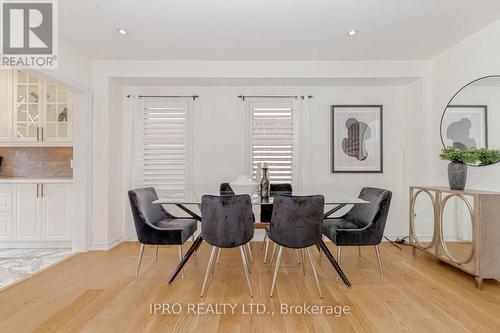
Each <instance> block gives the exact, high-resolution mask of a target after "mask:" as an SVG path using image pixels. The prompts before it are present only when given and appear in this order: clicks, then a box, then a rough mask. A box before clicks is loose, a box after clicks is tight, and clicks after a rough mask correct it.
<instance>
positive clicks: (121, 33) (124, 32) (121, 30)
mask: <svg viewBox="0 0 500 333" xmlns="http://www.w3.org/2000/svg"><path fill="white" fill-rule="evenodd" d="M117 31H118V33H119V34H120V35H126V34H128V31H127V30H125V29H122V28H118V29H117Z"/></svg>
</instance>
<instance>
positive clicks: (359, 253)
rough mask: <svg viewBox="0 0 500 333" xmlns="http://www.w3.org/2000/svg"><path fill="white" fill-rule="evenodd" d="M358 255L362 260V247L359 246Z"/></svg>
mask: <svg viewBox="0 0 500 333" xmlns="http://www.w3.org/2000/svg"><path fill="white" fill-rule="evenodd" d="M358 255H359V257H360V258H361V246H358Z"/></svg>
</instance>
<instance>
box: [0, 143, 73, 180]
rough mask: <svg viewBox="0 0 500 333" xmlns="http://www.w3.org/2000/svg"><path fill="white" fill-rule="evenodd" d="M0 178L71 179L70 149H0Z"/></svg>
mask: <svg viewBox="0 0 500 333" xmlns="http://www.w3.org/2000/svg"><path fill="white" fill-rule="evenodd" d="M0 156H2V157H3V161H2V165H1V166H0V177H33V178H38V177H40V178H45V177H47V178H52V177H61V178H71V177H73V169H72V168H71V160H72V159H73V148H71V147H58V148H48V147H29V148H27V147H9V148H7V147H0Z"/></svg>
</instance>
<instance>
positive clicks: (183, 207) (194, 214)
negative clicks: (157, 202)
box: [175, 204, 201, 221]
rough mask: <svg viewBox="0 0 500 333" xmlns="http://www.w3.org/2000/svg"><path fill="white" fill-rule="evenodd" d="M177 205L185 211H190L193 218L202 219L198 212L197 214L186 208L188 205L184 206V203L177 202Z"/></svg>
mask: <svg viewBox="0 0 500 333" xmlns="http://www.w3.org/2000/svg"><path fill="white" fill-rule="evenodd" d="M175 205H176V206H177V207H179V208H180V209H182V210H183V211H185V212H186V213H188V214H189V215H190V216H191V217H192V218H193V219H195V220H197V221H201V217H200V216H199V215H198V214H196V213H195V212H193V211H192V210H190V209H188V208H186V206H184V205H183V204H175Z"/></svg>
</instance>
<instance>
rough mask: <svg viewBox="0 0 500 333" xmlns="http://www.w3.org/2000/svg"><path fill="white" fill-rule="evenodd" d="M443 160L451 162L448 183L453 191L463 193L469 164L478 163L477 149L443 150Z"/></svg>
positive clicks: (449, 148) (448, 148)
mask: <svg viewBox="0 0 500 333" xmlns="http://www.w3.org/2000/svg"><path fill="white" fill-rule="evenodd" d="M440 157H441V159H443V160H446V161H450V164H448V181H449V183H450V188H451V189H452V190H459V191H462V190H463V189H464V188H465V183H466V182H467V164H475V163H477V161H478V151H477V150H476V149H458V148H452V147H447V148H443V150H442V151H441V155H440Z"/></svg>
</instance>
